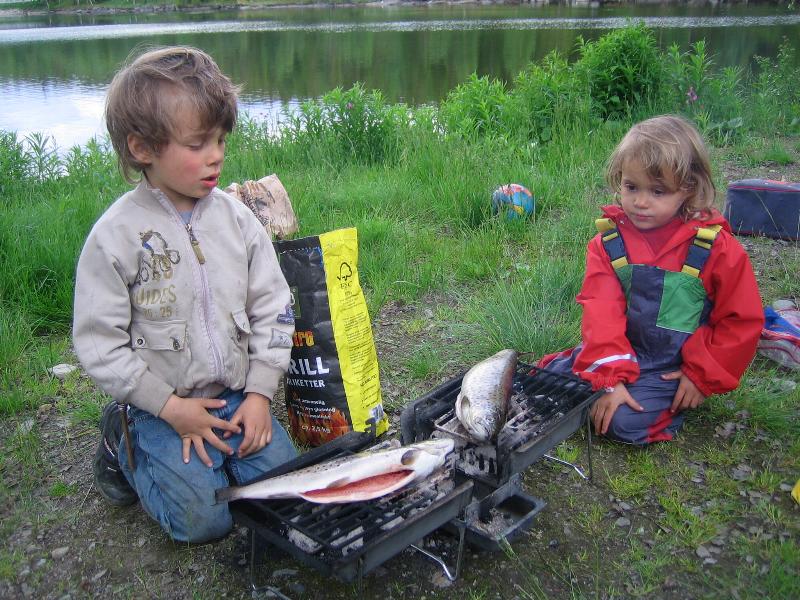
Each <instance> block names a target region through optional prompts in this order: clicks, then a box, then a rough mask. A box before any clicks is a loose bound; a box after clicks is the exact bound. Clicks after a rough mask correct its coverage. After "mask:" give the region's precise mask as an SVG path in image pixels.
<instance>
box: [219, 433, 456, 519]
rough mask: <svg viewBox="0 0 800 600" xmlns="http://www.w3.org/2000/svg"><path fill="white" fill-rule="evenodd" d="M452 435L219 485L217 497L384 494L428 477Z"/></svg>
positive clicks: (326, 499) (339, 498)
mask: <svg viewBox="0 0 800 600" xmlns="http://www.w3.org/2000/svg"><path fill="white" fill-rule="evenodd" d="M453 446H454V443H453V440H452V439H450V438H442V439H432V440H427V441H425V442H419V443H416V444H410V445H408V446H400V447H395V448H388V449H387V448H385V447H383V448H381V449H377V450H375V449H373V450H367V451H365V452H361V453H359V454H354V455H351V456H344V457H340V458H335V459H333V460H329V461H326V462H322V463H318V464H316V465H312V466H310V467H306V468H305V469H300V470H298V471H293V472H291V473H286V474H285V475H279V476H278V477H273V478H271V479H264V480H263V481H258V482H256V483H252V484H250V485H245V486H233V487H227V488H222V489H219V490H217V492H216V499H217V502H230V501H232V500H239V499H242V498H253V499H261V500H264V499H270V498H303V499H305V500H308V501H309V502H316V503H318V504H331V503H334V502H359V501H362V500H372V499H373V498H379V497H381V496H384V495H386V494H389V493H391V492H394V491H396V490H399V489H400V488H402V487H403V486H406V485H408V484H410V483H413V482H416V481H420V480H422V479H425V478H426V477H428V476H429V475H430V474H431V473H433V472H434V471H435V470H436V469H438V468H439V467H441V466H442V465H443V464H444V461H445V458H446V457H447V455H448V454H449V453H450V452H452V450H453Z"/></svg>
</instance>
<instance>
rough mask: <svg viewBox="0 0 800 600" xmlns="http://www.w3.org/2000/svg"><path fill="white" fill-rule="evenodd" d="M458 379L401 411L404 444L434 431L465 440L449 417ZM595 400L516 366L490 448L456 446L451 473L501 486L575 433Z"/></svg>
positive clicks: (584, 387) (566, 382)
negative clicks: (506, 416) (504, 419)
mask: <svg viewBox="0 0 800 600" xmlns="http://www.w3.org/2000/svg"><path fill="white" fill-rule="evenodd" d="M462 378H463V375H462V376H459V377H456V378H454V379H451V380H450V381H448V382H446V383H444V384H442V385H441V386H439V387H438V388H436V389H434V390H432V391H431V392H429V393H428V394H426V395H424V396H422V397H421V398H419V399H418V400H417V401H415V402H414V403H413V404H411V405H409V406H408V407H406V409H405V410H404V411H403V414H402V416H401V420H400V423H401V428H402V437H403V442H404V443H406V444H408V443H411V442H413V441H419V440H424V439H427V438H429V437H431V436H432V435H439V434H438V433H434V432H435V431H437V430H439V431H443V432H446V434H449V435H454V436H455V437H463V436H465V432H464V431H463V428H462V427H461V424H460V423H459V422H458V419H457V417H456V416H455V411H454V405H455V401H456V398H457V396H458V393H459V391H460V390H461V379H462ZM598 395H599V392H598V393H595V392H593V391H592V388H591V386H590V385H589V384H588V383H586V382H585V381H582V380H580V379H577V378H573V377H566V376H564V375H559V374H557V373H550V372H548V371H543V370H541V369H537V368H535V367H531V366H530V365H526V364H522V363H521V364H520V365H519V367H518V369H517V373H516V375H515V378H514V385H513V389H512V397H511V401H510V404H511V406H510V410H509V415H510V416H509V419H508V421H507V422H506V424H505V425H504V426H503V429H502V430H501V431H500V433H499V434H498V436H497V441H496V443H495V444H491V445H485V446H475V445H473V444H468V445H462V447H461V448H460V449H459V459H458V460H457V462H456V468H457V469H458V470H460V471H462V472H463V473H465V474H466V475H468V476H469V477H471V478H475V479H478V480H481V481H483V482H484V483H487V484H489V485H492V486H499V485H502V484H504V483H506V482H507V481H508V480H509V479H510V477H511V476H512V475H514V474H515V473H520V472H522V471H524V470H525V469H527V468H528V467H529V466H530V465H532V464H533V463H534V462H536V461H537V460H539V459H540V458H541V457H542V456H543V455H544V454H545V453H546V452H547V451H549V450H550V449H551V448H553V447H554V446H556V445H558V444H559V443H560V442H562V441H563V440H565V439H566V438H568V437H569V436H570V435H572V434H573V433H574V432H575V431H577V430H578V429H579V428H580V426H581V424H582V423H583V422H584V420H585V419H586V416H587V413H588V410H589V406H590V405H591V403H592V402H593V401H594V399H595V398H597V396H598Z"/></svg>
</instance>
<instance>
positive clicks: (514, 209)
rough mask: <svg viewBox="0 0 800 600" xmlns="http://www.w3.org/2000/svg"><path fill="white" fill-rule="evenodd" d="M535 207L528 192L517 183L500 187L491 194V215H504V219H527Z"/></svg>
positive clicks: (532, 198) (533, 200) (531, 195)
mask: <svg viewBox="0 0 800 600" xmlns="http://www.w3.org/2000/svg"><path fill="white" fill-rule="evenodd" d="M535 206H536V203H535V199H534V197H533V194H531V192H530V190H528V188H526V187H525V186H523V185H519V184H518V183H509V184H508V185H501V186H500V187H499V188H497V189H496V190H495V191H494V193H493V194H492V214H505V217H506V219H509V220H513V219H527V218H528V217H530V216H531V215H532V214H533V210H534V208H535Z"/></svg>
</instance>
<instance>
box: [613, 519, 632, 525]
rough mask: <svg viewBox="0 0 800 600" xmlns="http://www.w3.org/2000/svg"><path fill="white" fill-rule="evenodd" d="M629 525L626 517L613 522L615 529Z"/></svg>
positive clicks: (629, 521) (629, 522)
mask: <svg viewBox="0 0 800 600" xmlns="http://www.w3.org/2000/svg"><path fill="white" fill-rule="evenodd" d="M630 524H631V520H630V519H629V518H627V517H620V518H619V519H617V520H616V521H614V525H616V526H617V527H628V526H629V525H630Z"/></svg>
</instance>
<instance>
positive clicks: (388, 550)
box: [231, 432, 473, 582]
mask: <svg viewBox="0 0 800 600" xmlns="http://www.w3.org/2000/svg"><path fill="white" fill-rule="evenodd" d="M374 442H375V438H374V437H373V436H371V435H369V434H364V433H356V432H351V433H348V434H346V435H344V436H342V437H340V438H337V439H336V440H334V441H332V442H329V443H327V444H325V445H323V446H320V447H319V448H315V449H314V450H311V451H309V452H307V453H305V454H303V455H302V456H300V457H298V458H297V459H295V460H293V461H290V462H289V463H286V464H284V465H282V466H280V467H278V468H277V469H275V470H273V471H271V472H269V473H267V474H266V475H264V476H263V477H261V478H259V479H267V478H269V477H273V476H277V475H281V474H283V473H287V472H290V471H294V470H297V469H300V468H303V467H306V466H309V465H312V464H314V463H317V462H320V461H322V460H328V459H331V458H336V457H337V456H343V455H347V454H352V453H354V452H357V451H359V450H362V449H364V448H366V447H367V446H369V445H373V444H374ZM448 481H449V486H448V485H447V483H448ZM440 484H441V485H442V486H443V488H442V490H443V492H444V493H442V491H440V492H439V493H438V494H437V492H436V490H435V489H434V490H433V492H432V493H433V494H436V496H437V497H436V498H435V499H432V498H431V493H430V492H428V493H427V496H426V491H425V489H424V488H423V489H422V491H420V490H419V489H418V488H422V486H414V487H412V488H410V489H409V490H405V491H403V492H401V493H399V494H397V495H394V496H389V497H385V498H379V499H376V500H370V501H367V502H354V503H347V504H314V503H311V502H306V501H305V500H295V499H290V500H237V501H235V502H232V503H231V514H232V515H233V519H234V521H236V522H237V523H238V524H240V525H243V526H246V527H248V528H249V529H250V531H251V532H252V535H254V536H256V537H258V538H261V539H262V540H263V541H265V542H267V543H269V544H271V545H273V546H276V547H278V548H280V549H281V550H283V551H285V552H286V553H288V554H289V555H291V556H293V557H294V558H296V559H297V560H299V561H300V562H302V563H304V564H306V565H308V566H311V567H313V568H315V569H317V570H318V571H319V572H321V573H322V574H324V575H332V576H334V577H336V578H338V579H340V580H342V581H345V582H350V581H352V580H353V579H355V578H356V577H360V576H361V575H364V574H366V573H368V572H369V571H370V570H372V569H374V568H375V567H377V566H378V565H380V564H382V563H383V562H385V561H386V560H388V559H390V558H392V557H393V556H395V555H396V554H399V553H400V552H402V551H403V550H404V549H405V548H407V547H408V546H410V545H411V544H414V543H415V542H417V541H419V540H420V539H421V538H423V537H424V536H426V535H428V534H430V533H431V532H433V531H434V530H436V529H438V528H439V527H441V526H442V525H444V524H445V523H447V522H448V521H451V520H452V519H455V518H456V517H458V516H459V515H460V514H461V513H462V511H463V510H464V508H465V507H466V506H467V504H468V503H469V502H470V501H471V499H472V485H473V484H472V481H466V482H463V483H460V484H456V483H455V482H454V477H453V470H452V468H451V471H450V473H449V475H448V476H447V477H445V478H443V479H442V481H441V482H440ZM439 496H440V497H439Z"/></svg>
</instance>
